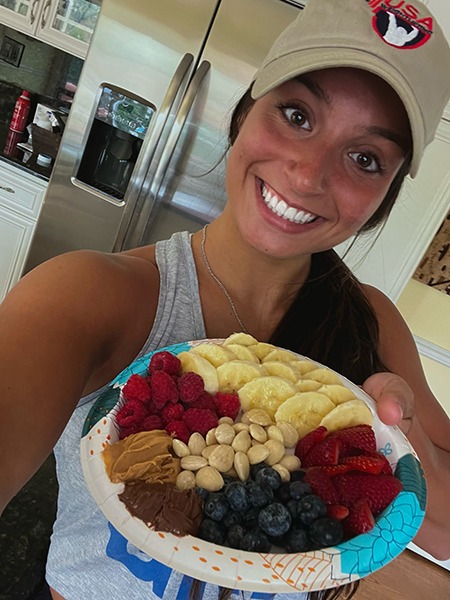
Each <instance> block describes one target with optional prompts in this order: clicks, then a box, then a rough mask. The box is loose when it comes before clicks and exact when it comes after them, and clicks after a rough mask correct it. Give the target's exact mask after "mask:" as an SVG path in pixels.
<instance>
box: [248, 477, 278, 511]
mask: <svg viewBox="0 0 450 600" xmlns="http://www.w3.org/2000/svg"><path fill="white" fill-rule="evenodd" d="M244 485H245V489H246V490H247V495H248V499H249V500H250V504H251V505H252V506H257V507H259V508H262V507H263V506H267V505H268V504H269V503H270V502H272V500H273V490H272V488H271V487H269V486H268V485H267V484H266V483H258V482H257V481H252V480H251V479H249V480H248V481H246V482H245V484H244Z"/></svg>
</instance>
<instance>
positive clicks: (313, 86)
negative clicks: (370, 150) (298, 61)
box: [295, 75, 411, 155]
mask: <svg viewBox="0 0 450 600" xmlns="http://www.w3.org/2000/svg"><path fill="white" fill-rule="evenodd" d="M295 80H296V81H298V83H300V84H302V85H304V86H305V87H306V88H308V90H309V91H310V92H311V93H312V94H313V95H314V96H315V97H316V98H318V99H319V100H322V101H323V102H325V103H326V104H327V105H328V106H330V105H331V98H330V96H329V95H328V94H327V93H326V91H325V90H324V89H323V88H322V87H321V86H320V85H319V84H318V83H316V82H315V81H313V80H312V79H310V78H309V77H308V76H307V75H298V76H297V77H296V78H295ZM366 131H367V133H368V134H369V135H379V136H380V137H383V138H385V139H387V140H389V141H391V142H394V144H397V146H398V147H399V148H400V149H401V150H402V152H404V154H405V155H406V154H407V153H408V152H409V151H410V148H411V142H410V141H409V140H406V139H405V138H403V137H402V136H401V135H399V134H398V133H395V131H392V130H391V129H386V128H385V127H377V126H375V125H374V126H372V127H368V128H367V130H366Z"/></svg>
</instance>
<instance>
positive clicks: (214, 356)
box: [190, 343, 237, 368]
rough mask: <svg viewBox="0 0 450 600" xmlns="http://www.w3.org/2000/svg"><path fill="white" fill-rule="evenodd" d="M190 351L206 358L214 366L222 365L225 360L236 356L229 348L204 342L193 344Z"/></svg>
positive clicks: (227, 360)
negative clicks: (197, 344)
mask: <svg viewBox="0 0 450 600" xmlns="http://www.w3.org/2000/svg"><path fill="white" fill-rule="evenodd" d="M190 352H193V353H194V354H198V355H199V356H202V357H203V358H206V360H208V361H209V362H210V363H211V364H212V365H213V367H216V368H217V367H220V365H223V364H224V363H226V362H229V361H230V360H234V359H236V358H237V357H236V354H234V353H233V352H232V350H230V349H229V348H226V347H225V346H222V345H220V344H213V343H205V344H200V345H199V346H193V347H192V348H191V349H190Z"/></svg>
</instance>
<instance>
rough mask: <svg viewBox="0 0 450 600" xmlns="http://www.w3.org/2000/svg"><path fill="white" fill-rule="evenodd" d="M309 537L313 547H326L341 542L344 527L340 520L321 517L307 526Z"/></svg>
mask: <svg viewBox="0 0 450 600" xmlns="http://www.w3.org/2000/svg"><path fill="white" fill-rule="evenodd" d="M309 537H310V538H311V542H312V544H313V546H314V548H316V549H319V548H328V547H329V546H336V545H337V544H340V543H341V542H342V540H343V539H344V529H343V527H342V523H341V522H340V521H337V520H336V519H330V518H329V517H323V518H321V519H317V521H314V523H311V525H310V526H309Z"/></svg>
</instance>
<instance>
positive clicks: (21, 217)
mask: <svg viewBox="0 0 450 600" xmlns="http://www.w3.org/2000/svg"><path fill="white" fill-rule="evenodd" d="M46 188H47V182H46V181H44V180H42V179H39V178H38V177H35V176H33V175H30V174H28V173H26V172H25V171H22V170H21V169H18V168H17V167H14V166H11V165H10V164H9V163H6V162H3V161H2V162H0V301H1V300H3V298H4V297H5V295H6V294H7V292H8V291H9V290H10V289H11V287H12V286H13V285H14V284H15V283H16V282H17V281H18V280H19V278H20V276H21V275H22V271H23V268H24V265H25V260H26V258H27V255H28V251H29V248H30V243H31V239H32V236H33V232H34V228H35V226H36V221H37V218H38V216H39V211H40V209H41V206H42V200H43V197H44V193H45V190H46Z"/></svg>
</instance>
